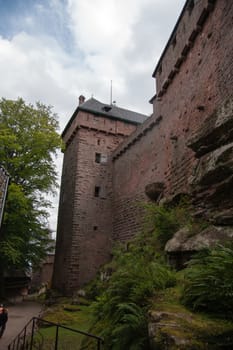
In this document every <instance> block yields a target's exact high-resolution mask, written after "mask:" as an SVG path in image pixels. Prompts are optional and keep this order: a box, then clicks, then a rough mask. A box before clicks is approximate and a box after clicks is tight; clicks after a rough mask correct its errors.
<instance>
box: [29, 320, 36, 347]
mask: <svg viewBox="0 0 233 350" xmlns="http://www.w3.org/2000/svg"><path fill="white" fill-rule="evenodd" d="M34 328H35V318H34V317H33V321H32V334H31V343H30V350H32V345H33V337H34Z"/></svg>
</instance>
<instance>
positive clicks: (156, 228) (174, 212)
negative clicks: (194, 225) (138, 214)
mask: <svg viewBox="0 0 233 350" xmlns="http://www.w3.org/2000/svg"><path fill="white" fill-rule="evenodd" d="M144 207H145V209H146V215H145V229H144V231H145V232H147V234H148V233H149V234H150V235H151V238H152V239H153V240H154V243H156V248H157V250H163V248H164V246H165V244H166V243H167V241H168V240H169V239H171V238H172V237H173V235H174V233H175V232H176V231H178V230H179V229H180V228H181V227H182V226H186V225H190V223H191V221H192V218H191V215H190V213H189V208H188V204H187V203H186V202H181V203H180V204H179V205H177V206H174V207H169V206H166V205H155V204H151V203H148V204H145V205H144Z"/></svg>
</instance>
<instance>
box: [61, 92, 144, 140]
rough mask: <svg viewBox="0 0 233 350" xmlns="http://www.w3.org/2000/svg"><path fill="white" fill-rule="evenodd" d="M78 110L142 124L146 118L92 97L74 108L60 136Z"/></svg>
mask: <svg viewBox="0 0 233 350" xmlns="http://www.w3.org/2000/svg"><path fill="white" fill-rule="evenodd" d="M78 111H84V112H89V113H93V114H95V115H98V116H103V117H107V118H110V119H116V120H122V121H124V122H126V123H130V124H142V123H143V122H144V121H145V120H146V119H147V118H148V115H145V114H142V113H137V112H134V111H130V110H128V109H124V108H120V107H117V106H115V105H109V104H105V103H102V102H100V101H98V100H96V99H95V98H93V97H92V98H90V99H89V100H87V101H86V102H84V103H82V104H81V105H79V106H78V107H77V108H76V110H75V112H74V114H73V115H72V117H71V119H70V120H69V122H68V124H67V125H66V127H65V129H64V131H63V133H62V136H63V135H64V134H65V133H66V131H67V129H68V128H69V126H70V125H71V123H72V121H73V120H74V118H75V117H76V115H77V113H78Z"/></svg>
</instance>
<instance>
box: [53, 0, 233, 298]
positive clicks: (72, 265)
mask: <svg viewBox="0 0 233 350" xmlns="http://www.w3.org/2000/svg"><path fill="white" fill-rule="evenodd" d="M232 24H233V2H231V1H228V0H201V1H200V0H193V1H192V0H189V1H187V2H186V4H185V6H184V8H183V11H182V13H181V15H180V17H179V19H178V21H177V24H176V26H175V28H174V30H173V32H172V34H171V36H170V39H169V41H168V43H167V45H166V47H165V49H164V51H163V53H162V55H161V58H160V60H159V62H158V64H157V66H156V68H155V70H154V72H153V77H154V78H155V85H156V94H155V95H154V97H153V98H152V99H151V101H150V102H151V103H152V104H153V114H152V116H151V117H148V118H147V119H146V118H145V116H140V117H138V116H136V115H134V117H135V118H136V120H135V119H131V116H129V115H128V114H127V112H125V111H124V110H120V111H119V110H117V109H116V112H117V113H118V112H119V113H120V112H121V113H122V116H123V118H121V116H120V117H119V116H118V114H115V115H111V112H112V111H114V108H115V107H114V108H113V109H112V110H111V108H112V107H113V106H107V105H106V106H105V107H103V108H104V109H103V108H102V111H103V113H102V114H101V111H99V112H96V108H97V105H93V101H92V109H93V110H94V112H93V110H92V112H91V111H90V110H89V111H88V109H86V110H85V102H84V104H83V108H84V109H83V110H82V104H81V105H80V106H79V107H78V108H77V110H76V111H75V112H74V114H73V116H72V118H71V120H70V121H69V123H68V124H67V127H66V129H65V130H64V132H63V139H64V141H65V143H66V151H65V153H64V163H63V175H62V184H61V195H60V206H59V217H58V232H57V248H56V257H55V268H54V277H53V286H54V287H55V288H58V289H60V290H62V291H63V292H65V293H68V294H69V293H72V291H74V290H75V289H77V288H80V287H82V286H83V285H84V284H85V283H87V282H88V281H89V280H90V279H91V278H93V277H94V276H95V274H96V272H97V270H98V268H99V267H100V266H101V265H102V264H103V263H105V262H106V261H108V260H109V258H110V252H111V247H112V244H113V242H114V241H123V242H124V241H127V240H128V239H130V238H131V237H132V236H134V235H135V234H136V233H137V232H139V231H140V229H141V224H142V216H143V214H142V213H143V211H142V208H141V206H140V203H141V202H145V201H150V200H153V201H156V200H157V201H158V200H159V199H162V198H168V197H174V196H176V195H178V194H180V193H192V194H193V195H194V197H195V196H196V197H195V198H197V200H196V202H197V205H198V206H199V209H200V211H201V210H202V211H203V212H205V209H206V208H207V207H208V208H210V204H209V203H210V202H211V198H213V193H218V192H221V188H222V187H217V185H216V183H215V182H216V181H215V180H213V181H212V183H211V186H209V187H208V191H209V192H208V191H207V189H206V187H205V188H204V187H203V183H204V180H203V177H201V176H202V175H200V173H198V174H197V170H196V169H197V167H198V166H199V168H200V167H201V168H202V174H203V172H205V176H206V177H208V174H209V173H208V171H210V170H208V171H207V170H206V169H204V170H203V164H210V163H211V162H212V163H211V164H213V159H215V160H216V157H217V156H216V152H218V154H222V153H221V151H220V150H221V149H222V147H225V148H227V149H231V148H230V146H229V145H230V144H231V142H232V141H233V139H232V138H233V132H232V131H231V130H232V129H233V125H232V124H233V122H232V121H233V115H232V105H233V103H232V95H233V90H232V86H233V25H232ZM82 102H83V101H82ZM108 108H110V110H107V109H108ZM108 113H110V114H109V116H108ZM124 113H126V114H124ZM113 114H114V113H113ZM228 153H229V152H228ZM96 154H99V156H97V157H103V161H102V160H101V161H100V162H98V161H96ZM212 154H213V156H212ZM224 154H225V153H224ZM211 157H212V158H211ZM214 157H215V158H214ZM225 158H226V157H225ZM208 162H209V163H208ZM216 164H217V162H216ZM215 170H216V169H215ZM220 170H221V169H220ZM220 170H219V169H218V170H216V171H218V186H219V183H220V182H221V183H222V181H225V180H226V179H227V181H225V183H224V186H225V187H226V186H229V188H231V187H232V186H231V185H232V183H231V179H230V176H231V174H230V175H229V172H230V170H229V171H228V172H227V175H226V172H223V173H224V174H225V175H223V173H221V171H220ZM216 171H215V172H216ZM213 173H214V172H213V171H212V173H211V174H213ZM232 173H233V172H232ZM195 176H196V180H193V179H194V178H195ZM203 176H204V175H203ZM224 176H225V177H224ZM197 178H198V180H197ZM219 179H220V180H219ZM195 181H196V182H195ZM214 181H215V182H214ZM226 182H227V184H228V185H226ZM193 184H196V187H195V186H193ZM194 187H195V188H197V187H198V189H199V190H198V195H197V194H196V192H195V191H196V189H194ZM225 187H224V188H225ZM226 189H227V187H226ZM96 191H97V192H98V191H99V193H98V195H97V192H96ZM206 191H207V192H208V193H207V192H206ZM211 191H212V192H211ZM227 191H228V192H229V196H230V195H231V192H230V191H229V189H228V190H227ZM227 191H225V192H227ZM210 192H211V194H210ZM206 193H207V195H206ZM204 194H205V196H204ZM211 195H212V197H211ZM198 198H199V199H200V200H199V202H201V203H202V204H200V203H199V202H198ZM203 198H207V199H209V202H208V201H207V199H206V201H207V202H206V203H204V202H205V200H203ZM216 202H217V200H216ZM203 203H204V204H203ZM211 203H214V201H213V200H212V202H211ZM231 204H232V203H231V201H230V199H229V198H228V199H227V200H226V205H225V207H224V210H229V209H230V208H231ZM208 210H209V212H208V213H213V212H214V210H218V208H217V206H216V205H215V207H214V208H212V209H211V210H212V211H211V210H210V209H208ZM209 215H210V216H211V215H212V214H209ZM232 217H233V213H232ZM232 223H233V221H232Z"/></svg>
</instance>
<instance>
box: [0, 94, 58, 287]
mask: <svg viewBox="0 0 233 350" xmlns="http://www.w3.org/2000/svg"><path fill="white" fill-rule="evenodd" d="M58 126H59V125H58V121H57V116H56V114H54V113H53V112H52V108H51V107H50V106H45V105H43V104H42V103H40V102H37V103H36V105H35V106H33V105H31V104H29V105H28V104H26V103H25V102H24V101H23V100H22V99H21V98H19V99H18V100H17V101H11V100H6V99H1V100H0V130H1V131H0V164H1V165H3V166H4V168H5V169H7V171H8V173H9V174H10V185H9V188H8V196H7V201H6V207H5V215H4V221H3V224H2V227H1V235H0V240H1V243H0V270H1V272H3V270H4V269H5V270H11V269H12V268H13V269H14V268H15V267H16V266H17V268H22V269H27V268H28V267H29V266H30V265H31V264H34V265H35V264H38V263H39V262H40V261H41V259H42V258H43V257H44V255H45V253H46V247H48V241H49V229H48V221H47V219H48V211H47V210H48V208H49V207H50V206H51V203H50V202H49V201H48V200H47V199H46V195H47V194H49V193H53V194H54V193H55V191H56V188H57V186H58V185H57V173H56V167H55V164H54V159H55V156H56V154H57V150H58V149H59V148H60V147H61V138H60V136H59V134H58ZM0 283H1V282H0Z"/></svg>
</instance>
